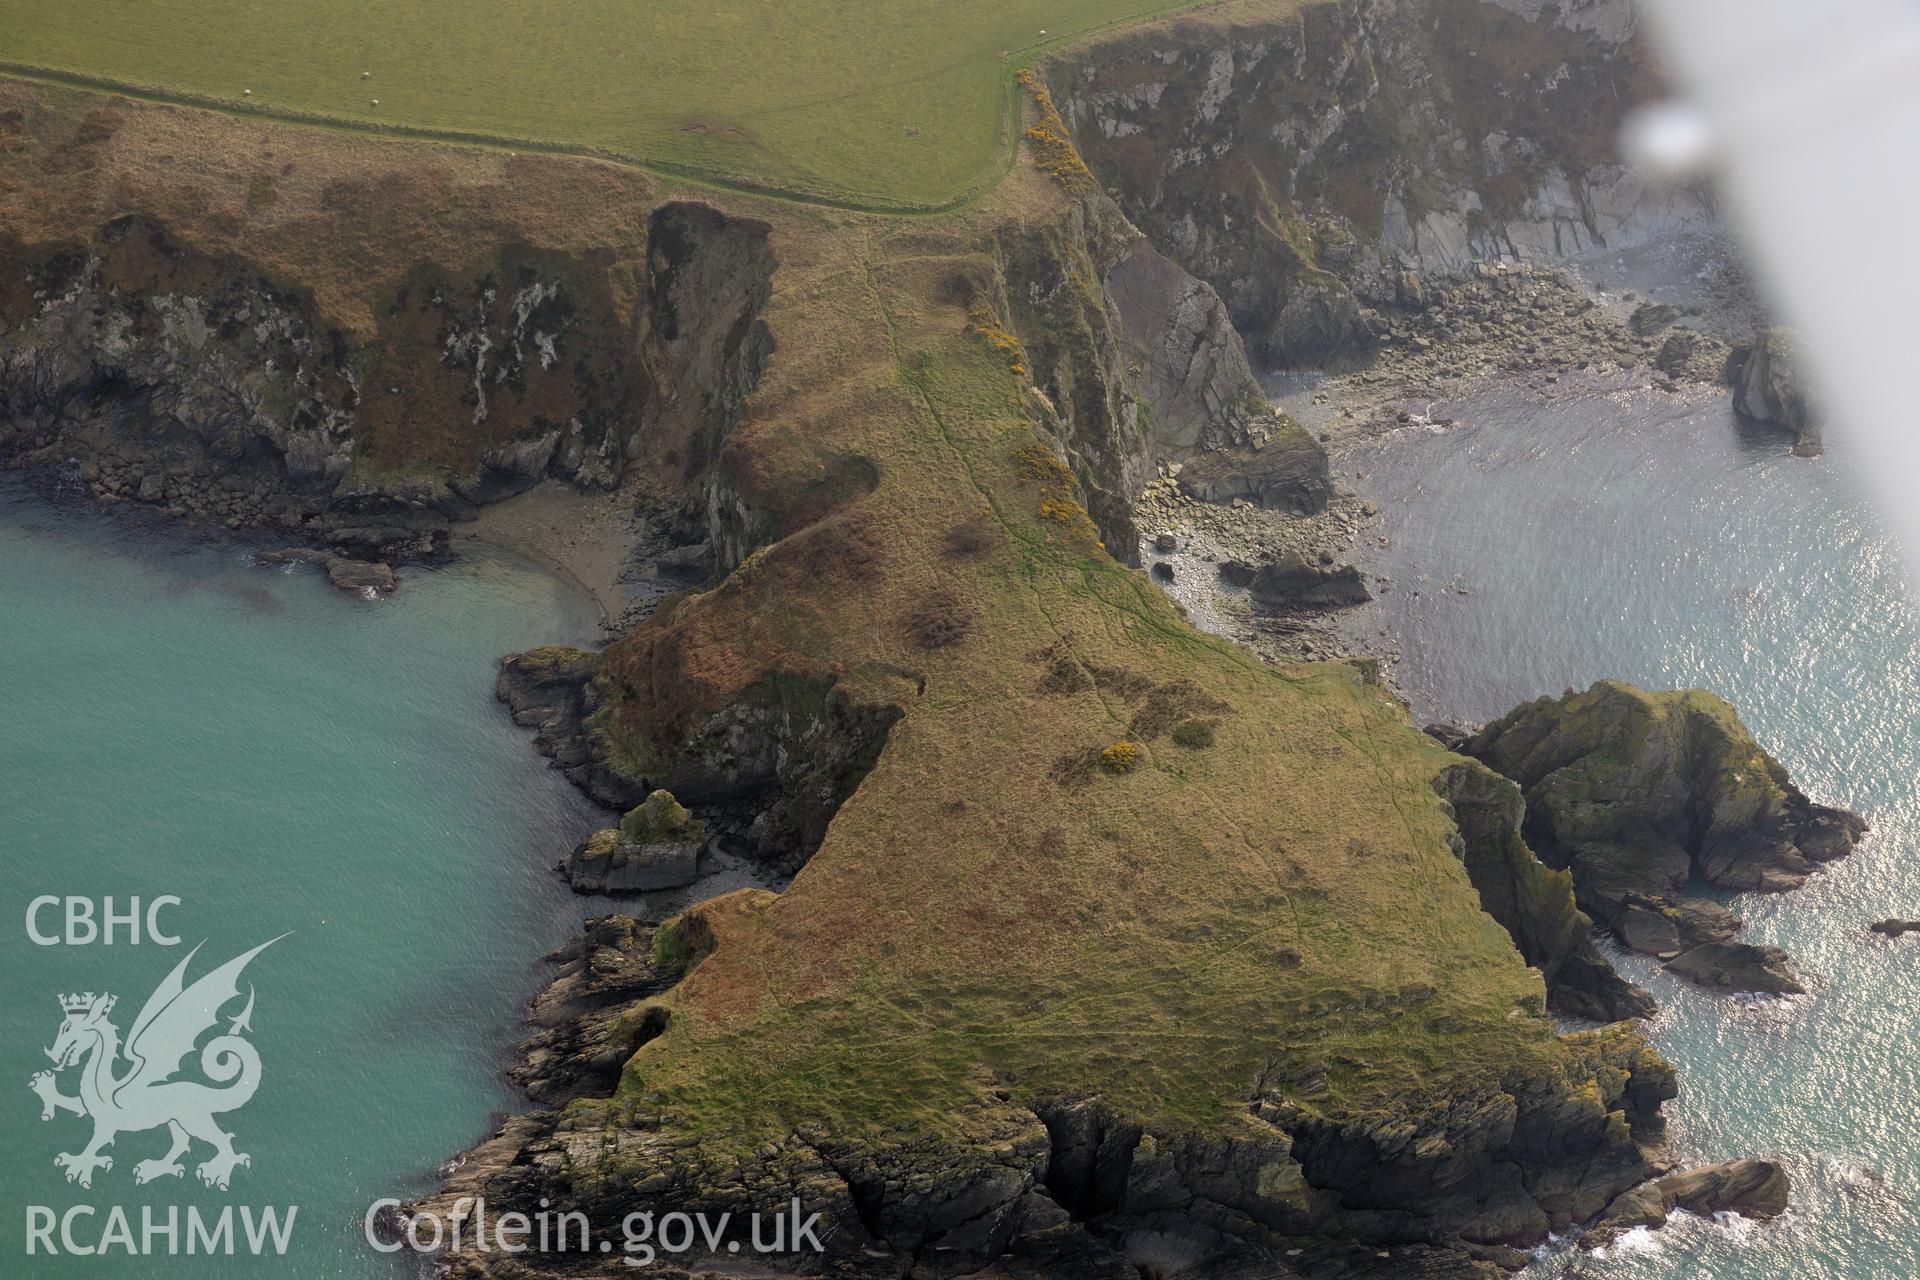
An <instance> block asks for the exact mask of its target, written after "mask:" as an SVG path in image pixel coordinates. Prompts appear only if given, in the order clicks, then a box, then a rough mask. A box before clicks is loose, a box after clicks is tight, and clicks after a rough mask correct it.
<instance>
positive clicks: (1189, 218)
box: [1049, 0, 1710, 367]
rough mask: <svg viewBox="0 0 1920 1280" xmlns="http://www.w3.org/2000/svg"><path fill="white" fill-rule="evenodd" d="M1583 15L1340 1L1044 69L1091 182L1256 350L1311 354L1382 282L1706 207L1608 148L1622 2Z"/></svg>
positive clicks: (1272, 356)
mask: <svg viewBox="0 0 1920 1280" xmlns="http://www.w3.org/2000/svg"><path fill="white" fill-rule="evenodd" d="M1605 7H1607V8H1609V9H1610V10H1611V11H1616V12H1613V13H1612V14H1611V16H1609V17H1608V18H1607V19H1606V20H1598V19H1594V18H1593V17H1592V14H1591V12H1590V11H1591V10H1593V9H1594V8H1596V6H1592V5H1552V6H1542V5H1522V4H1513V3H1501V4H1494V3H1480V2H1478V0H1449V2H1448V3H1447V4H1445V5H1444V6H1443V8H1442V10H1440V11H1438V12H1436V11H1435V10H1434V9H1433V7H1432V6H1431V5H1426V4H1413V3H1408V2H1407V0H1343V2H1341V3H1325V4H1317V5H1312V6H1308V7H1306V8H1305V9H1303V10H1302V11H1301V12H1299V13H1298V14H1297V15H1295V16H1293V17H1291V18H1290V19H1289V20H1287V21H1280V22H1276V21H1271V20H1267V21H1262V20H1258V19H1253V18H1248V19H1243V20H1241V21H1240V22H1239V23H1236V22H1235V21H1234V20H1233V19H1232V18H1231V17H1230V16H1229V17H1227V18H1225V19H1224V20H1221V21H1217V22H1216V21H1209V22H1207V23H1204V24H1202V23H1194V24H1190V25H1185V26H1181V25H1171V26H1168V27H1164V28H1160V29H1156V30H1152V31H1149V32H1146V33H1142V34H1140V35H1138V36H1134V37H1131V38H1123V39H1118V40H1114V41H1109V42H1103V43H1100V44H1097V45H1095V46H1093V47H1092V48H1090V49H1088V50H1086V51H1084V52H1080V53H1075V54H1070V55H1066V56H1063V57H1062V58H1061V59H1059V60H1057V61H1056V62H1055V63H1054V64H1053V65H1052V66H1051V68H1050V74H1049V79H1050V81H1051V84H1052V88H1053V96H1054V99H1055V100H1056V101H1057V102H1058V103H1059V104H1060V109H1061V111H1062V113H1063V114H1064V116H1065V117H1066V119H1067V121H1068V123H1069V124H1070V126H1071V127H1072V129H1073V132H1074V137H1075V141H1076V143H1077V145H1078V146H1079V148H1080V151H1081V153H1082V154H1083V155H1084V156H1085V158H1086V162H1087V164H1088V165H1089V166H1090V167H1091V168H1092V170H1093V172H1094V174H1095V175H1096V176H1097V177H1098V178H1099V180H1100V181H1101V183H1102V184H1103V185H1105V186H1106V187H1108V188H1109V189H1111V190H1113V191H1114V192H1115V193H1116V198H1117V199H1118V201H1119V203H1120V206H1121V208H1122V209H1123V210H1124V211H1125V212H1126V214H1127V216H1128V217H1129V218H1131V219H1132V220H1133V221H1134V222H1135V223H1136V224H1137V225H1139V226H1140V227H1141V228H1142V229H1143V230H1145V231H1146V232H1147V233H1148V234H1149V235H1150V236H1152V237H1153V239H1154V242H1155V243H1156V244H1157V245H1159V246H1160V247H1161V248H1162V249H1163V250H1164V251H1166V252H1167V253H1168V254H1170V255H1171V256H1172V257H1174V258H1175V259H1176V260H1177V261H1178V262H1180V263H1181V265H1183V266H1184V267H1186V268H1187V270H1189V271H1191V272H1192V273H1193V274H1194V275H1196V276H1199V277H1200V278H1201V279H1204V280H1207V281H1209V282H1211V283H1212V284H1213V285H1214V286H1215V287H1216V288H1217V289H1218V290H1219V292H1220V294H1221V296H1222V297H1223V298H1224V299H1225V300H1226V303H1227V306H1228V309H1229V311H1230V313H1231V315H1232V317H1233V321H1234V323H1235V324H1236V325H1237V326H1238V327H1239V328H1240V330H1241V331H1242V332H1243V333H1245V334H1246V335H1247V338H1248V341H1249V345H1250V347H1251V348H1252V350H1253V354H1254V356H1255V358H1256V359H1258V360H1260V361H1261V362H1263V363H1266V364H1269V365H1275V366H1287V367H1291V366H1299V365H1312V364H1318V363H1322V362H1324V361H1326V360H1329V359H1331V358H1335V357H1338V356H1339V355H1341V354H1343V353H1347V352H1352V351H1358V350H1364V349H1365V348H1366V347H1367V345H1368V344H1369V343H1370V342H1371V341H1372V340H1373V339H1375V338H1376V337H1378V336H1379V334H1380V332H1381V328H1382V325H1381V321H1380V319H1379V317H1378V316H1377V315H1376V314H1374V312H1375V309H1376V308H1379V307H1382V306H1385V305H1389V304H1395V303H1398V302H1401V301H1403V300H1404V299H1403V297H1402V291H1401V287H1400V285H1399V279H1400V276H1401V273H1403V272H1406V271H1413V272H1416V273H1419V274H1438V275H1456V274H1459V273H1461V272H1464V271H1466V270H1468V269H1470V268H1471V267H1472V266H1473V265H1474V264H1475V263H1476V262H1481V261H1486V260H1491V259H1500V258H1550V257H1563V256H1567V255H1571V254H1576V253H1580V252H1584V251H1587V250H1589V249H1592V248H1595V247H1599V246H1603V245H1614V246H1617V245H1620V244H1623V243H1628V242H1630V241H1632V240H1634V239H1636V238H1639V237H1644V236H1645V235H1647V234H1648V233H1649V232H1651V231H1653V230H1656V229H1661V228H1665V227H1670V226H1673V225H1677V224H1679V223H1682V222H1685V221H1689V220H1693V219H1700V218H1704V217H1706V216H1708V215H1709V213H1710V202H1709V200H1708V198H1707V197H1705V196H1704V195H1702V194H1700V193H1696V192H1693V191H1678V192H1675V191H1662V190H1659V189H1656V188H1654V187H1651V186H1649V185H1648V184H1646V183H1645V182H1643V181H1642V180H1641V179H1640V178H1639V177H1637V176H1636V175H1634V174H1632V173H1631V172H1629V171H1627V170H1626V169H1625V168H1624V167H1623V166H1622V165H1621V164H1620V163H1619V162H1618V160H1617V159H1616V157H1615V155H1614V152H1613V139H1614V136H1615V133H1616V131H1617V126H1618V123H1619V120H1620V116H1621V114H1622V113H1623V112H1624V111H1625V110H1626V109H1627V108H1628V107H1629V106H1631V105H1632V104H1633V103H1635V102H1638V101H1643V100H1646V99H1647V98H1649V97H1650V96H1652V95H1653V94H1654V93H1655V92H1656V87H1657V86H1656V83H1655V81H1654V78H1653V75H1652V72H1651V71H1650V70H1649V67H1650V65H1651V60H1650V59H1649V58H1648V57H1647V56H1646V55H1645V52H1644V50H1643V49H1641V48H1640V46H1639V44H1638V37H1637V34H1636V32H1635V29H1634V28H1635V24H1634V22H1633V20H1632V17H1631V14H1630V12H1629V11H1628V10H1626V9H1625V7H1624V6H1621V5H1618V4H1612V5H1609V6H1605ZM1496 50H1497V51H1498V55H1497V57H1498V62H1499V69H1498V74H1494V73H1492V71H1491V70H1490V65H1489V60H1490V59H1491V58H1493V57H1494V56H1495V55H1494V51H1496Z"/></svg>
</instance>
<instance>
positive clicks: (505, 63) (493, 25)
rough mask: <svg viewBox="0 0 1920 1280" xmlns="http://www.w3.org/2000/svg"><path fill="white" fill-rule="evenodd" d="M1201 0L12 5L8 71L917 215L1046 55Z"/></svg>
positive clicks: (994, 130)
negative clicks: (631, 165)
mask: <svg viewBox="0 0 1920 1280" xmlns="http://www.w3.org/2000/svg"><path fill="white" fill-rule="evenodd" d="M1190 3H1192V0H1044V2H1042V3H1031V2H1023V0H980V2H979V3H972V4H966V5H958V6H955V5H946V4H937V3H932V2H931V0H912V2H911V3H889V4H885V5H848V4H844V3H837V2H836V0H789V2H788V3H767V2H766V0H725V2H724V3H720V4H714V3H703V2H700V0H648V3H645V4H635V3H632V2H631V0H579V2H575V3H567V4H551V3H542V2H541V0H509V2H507V3H490V4H485V5H471V4H462V3H458V2H457V0H431V2H428V3H410V4H387V3H376V2H373V0H351V2H348V0H343V2H341V3H331V4H310V3H303V2H301V0H247V2H246V3H242V4H232V5H206V4H202V3H197V2H196V0H108V2H107V3H103V4H96V5H89V6H86V7H84V8H79V7H75V6H72V5H61V4H44V3H39V2H37V0H0V61H4V63H6V64H7V65H10V66H12V67H15V68H39V69H45V70H48V71H52V72H57V73H65V74H70V75H77V76H81V77H85V78H89V79H94V80H96V81H107V82H112V83H114V84H117V85H124V86H128V87H132V88H137V89H146V90H149V91H154V92H159V93H166V94H174V95H182V96H186V97H189V98H192V99H196V100H205V101H208V102H210V103H216V104H219V105H223V106H226V107H229V108H244V109H247V110H251V111H262V112H267V113H282V114H288V115H293V116H302V117H314V118H321V119H325V120H328V121H334V122H338V123H343V124H354V125H361V126H370V127H376V128H395V127H398V128H405V129H414V130H424V131H430V132H440V133H446V134H457V135H464V136H468V137H478V138H492V139H496V140H500V141H502V142H505V143H507V144H512V143H515V142H519V143H525V144H549V145H554V146H560V147H565V148H573V149H582V150H592V151H596V152H599V153H602V154H606V155H612V156H618V157H622V158H626V159H630V160H634V161H637V162H640V163H644V164H647V165H651V166H656V167H660V168H667V169H674V170H679V171H682V172H685V173H688V174H692V175H694V176H698V177H704V178H709V179H714V180H719V181H726V182H737V183H744V184H750V185H755V186H765V187H770V188H775V189H781V190H790V191H794V192H798V193H805V194H809V195H814V196H822V197H826V198H831V199H837V200H844V201H851V202H854V203H860V204H867V205H874V206H887V207H912V206H922V205H936V204H941V203H945V202H948V201H952V200H954V199H956V198H959V197H960V196H962V195H964V194H967V193H969V192H972V191H975V190H977V189H978V188H979V187H980V186H981V184H982V183H983V182H984V181H985V180H987V178H988V176H989V171H990V170H997V168H998V167H999V166H998V163H997V162H998V160H999V158H1000V157H1001V156H1002V155H1004V154H1005V150H1006V144H1007V140H1008V139H1007V133H1008V130H1007V129H1006V124H1007V116H1008V100H1009V87H1010V71H1011V69H1012V68H1014V67H1016V66H1018V65H1019V64H1020V63H1021V62H1022V61H1023V60H1024V59H1025V58H1027V57H1028V56H1030V55H1031V54H1032V53H1033V52H1034V51H1036V50H1038V49H1041V48H1044V47H1047V46H1050V45H1053V44H1057V43H1060V42H1061V41H1064V40H1071V39H1074V38H1077V37H1080V36H1084V35H1085V34H1086V33H1088V32H1090V31H1093V30H1097V29H1099V28H1102V27H1106V26H1110V25H1113V24H1115V23H1123V22H1127V21H1131V20H1134V19H1138V18H1141V17H1144V16H1148V15H1151V14H1154V13H1161V12H1166V11H1168V10H1172V9H1177V8H1181V7H1184V5H1185V4H1190Z"/></svg>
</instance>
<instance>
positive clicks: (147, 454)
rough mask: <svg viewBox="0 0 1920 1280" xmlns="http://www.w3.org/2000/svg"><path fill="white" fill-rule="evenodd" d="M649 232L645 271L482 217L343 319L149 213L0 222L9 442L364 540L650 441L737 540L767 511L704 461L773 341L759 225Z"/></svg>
mask: <svg viewBox="0 0 1920 1280" xmlns="http://www.w3.org/2000/svg"><path fill="white" fill-rule="evenodd" d="M641 252H642V255H643V261H644V266H643V267H642V269H641V270H640V271H639V272H637V273H635V272H631V271H630V270H629V269H628V267H627V266H626V264H624V263H622V262H621V261H620V260H619V259H620V255H619V254H618V253H615V252H611V251H603V252H600V253H591V252H558V251H554V250H546V249H535V248H533V247H531V246H528V245H526V244H522V243H516V242H514V241H513V240H510V239H509V240H505V241H501V242H497V243H495V244H492V245H489V246H487V247H486V248H485V249H483V250H482V251H480V252H479V253H478V254H477V257H476V260H470V261H467V262H465V263H462V264H460V265H459V266H451V265H446V264H435V263H422V264H421V265H419V266H417V267H416V268H414V269H413V270H412V271H411V272H409V273H407V274H406V275H405V276H404V277H403V278H401V279H400V280H399V281H398V283H396V284H395V285H394V286H393V287H391V288H390V289H388V290H386V291H384V292H383V293H382V294H381V295H380V296H379V297H378V298H377V299H374V300H372V316H373V319H372V329H371V331H355V330H354V329H353V328H351V327H350V326H348V325H346V324H344V323H342V321H341V320H340V318H338V317H336V316H331V315H329V314H327V313H326V311H325V310H324V309H323V308H322V307H321V306H320V305H319V304H318V303H317V302H316V300H315V298H314V297H313V296H312V295H311V294H310V293H308V292H307V291H305V290H303V289H302V288H301V287H300V286H299V285H298V284H297V283H294V282H291V281H290V279H289V278H282V277H281V276H280V275H278V274H276V273H275V272H273V271H269V270H265V269H262V268H260V267H257V266H255V265H253V264H252V263H251V262H250V261H249V260H248V259H246V258H245V257H243V256H240V255H237V254H231V253H223V252H215V251H210V250H208V249H207V248H205V247H204V246H203V245H201V244H200V242H199V238H198V237H197V236H189V235H185V234H183V233H182V231H181V229H180V228H178V227H175V226H170V225H169V224H168V222H167V220H166V219H165V218H164V217H161V216H156V215H149V214H145V213H129V214H121V215H118V216H114V217H111V218H108V219H106V220H103V221H101V222H99V223H97V224H95V225H94V226H92V227H91V228H90V229H89V230H88V231H87V232H86V233H85V234H83V235H69V236H68V237H67V238H64V239H59V240H53V241H48V242H35V243H28V242H24V241H22V240H20V239H17V238H12V237H0V459H4V460H6V461H8V462H11V463H14V464H16V465H34V466H39V467H42V468H52V469H55V470H57V471H61V472H63V473H64V474H65V475H66V476H67V477H68V478H70V479H72V480H75V481H78V482H80V483H82V484H86V485H89V486H90V487H91V488H92V491H93V492H94V493H95V494H96V495H97V496H99V497H101V498H102V500H105V501H120V500H133V501H141V502H148V503H153V504H156V505H159V506H163V507H166V508H168V509H169V510H171V511H173V512H175V513H176V514H181V515H193V516H197V517H201V518H212V519H217V520H221V521H224V522H225V523H226V524H227V525H229V526H230V527H233V528H247V527H253V526H264V527H268V528H275V529H279V530H282V531H284V532H286V533H288V534H291V535H294V536H298V537H300V538H303V539H306V540H311V541H315V542H321V543H326V544H337V545H346V546H349V547H351V548H353V549H355V550H356V551H359V552H363V553H365V554H369V555H375V556H394V555H402V556H405V555H419V554H430V553H432V552H434V551H436V550H438V549H439V548H440V547H442V546H444V530H445V527H446V524H447V522H448V521H449V520H450V519H459V518H463V517H465V516H469V515H471V514H472V513H473V511H474V509H475V508H476V507H477V506H478V505H480V504H483V503H487V502H491V501H494V500H497V499H499V498H501V497H505V496H508V495H510V494H513V493H516V492H519V491H521V490H523V489H526V488H528V487H530V486H531V485H533V484H535V483H536V482H538V481H540V480H541V479H544V478H546V477H549V476H551V477H554V478H556V479H559V480H562V481H565V482H568V483H571V484H574V485H577V486H579V487H581V488H600V489H606V488H614V487H616V486H617V485H619V484H620V482H621V480H622V478H623V476H624V475H625V474H626V472H627V470H628V468H629V467H630V466H634V465H644V466H646V467H648V468H649V469H650V470H656V471H659V472H664V473H665V474H666V475H667V476H668V477H673V478H678V477H683V476H684V477H687V478H689V480H690V484H689V488H690V489H692V490H694V491H696V493H697V494H698V497H697V499H696V505H697V506H702V507H704V508H705V509H706V511H707V512H708V513H709V516H710V523H711V524H712V526H713V528H714V530H715V535H716V546H717V547H719V548H720V550H721V553H722V554H723V556H725V557H728V558H730V559H731V560H737V559H738V558H739V556H740V555H742V554H744V552H745V550H746V549H747V548H748V547H750V546H751V545H753V544H754V543H755V542H756V540H759V541H764V540H765V539H766V538H767V537H768V536H770V535H769V532H768V529H767V526H768V525H769V523H770V522H771V521H770V517H768V515H767V514H766V513H765V512H762V511H758V510H755V509H753V508H752V507H751V506H750V505H748V504H745V503H743V502H742V500H741V498H740V495H739V494H738V493H737V492H734V491H733V490H731V489H730V488H729V486H728V485H727V483H726V481H725V478H724V476H722V474H721V472H720V469H719V468H718V467H717V466H716V463H717V461H718V457H719V454H720V452H721V450H722V449H723V447H724V439H725V434H726V429H727V425H728V424H729V423H730V422H731V421H732V420H733V419H734V418H736V417H737V415H738V414H739V412H740V407H741V405H742V403H743V402H744V399H745V396H746V394H747V393H748V392H749V391H750V390H751V388H752V386H753V383H754V380H755V379H756V378H757V376H758V374H759V370H760V368H761V367H762V366H763V364H764V362H765V359H766V356H767V354H768V350H769V346H770V344H769V340H768V338H767V333H766V328H765V326H764V325H762V324H759V323H758V321H757V317H758V313H759V310H760V309H761V308H762V307H763V306H764V305H765V302H766V299H767V295H768V290H769V288H770V285H769V280H770V277H771V272H772V269H773V260H772V255H771V252H770V251H769V249H768V247H767V227H766V226H765V225H764V224H759V223H753V222H749V221H744V220H730V219H728V218H726V217H724V216H722V215H721V214H719V213H717V212H716V211H714V210H712V209H709V208H705V207H704V206H699V205H693V204H667V205H663V206H662V207H661V208H659V209H657V210H656V211H655V212H654V213H653V215H652V217H651V219H650V222H649V224H648V236H647V242H646V244H645V245H643V246H641ZM636 276H637V288H636V287H635V286H636ZM634 293H637V295H638V296H637V297H635V296H633V294H634Z"/></svg>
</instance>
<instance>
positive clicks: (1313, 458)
mask: <svg viewBox="0 0 1920 1280" xmlns="http://www.w3.org/2000/svg"><path fill="white" fill-rule="evenodd" d="M1283 421H1285V422H1286V424H1287V425H1288V426H1289V427H1290V428H1291V429H1290V430H1286V431H1281V432H1276V433H1275V434H1273V435H1272V436H1271V437H1269V438H1267V439H1266V440H1264V441H1262V442H1261V443H1259V444H1249V445H1241V446H1238V447H1235V448H1230V449H1222V450H1219V451H1217V452H1214V453H1207V454H1202V455H1201V456H1199V457H1197V458H1195V459H1193V460H1192V461H1191V462H1188V463H1187V464H1186V465H1184V466H1182V467H1181V469H1180V475H1179V485H1180V491H1181V492H1182V493H1184V494H1186V495H1187V496H1188V497H1190V498H1193V499H1195V500H1197V501H1200V502H1223V503H1224V502H1234V501H1246V502H1251V503H1253V504H1254V505H1255V506H1260V507H1267V508H1271V509H1274V510H1279V511H1285V512H1288V513H1289V514H1292V515H1306V514H1309V513H1311V512H1315V511H1320V510H1323V509H1325V507H1326V505H1327V502H1328V500H1329V499H1331V498H1332V496H1333V479H1332V477H1331V476H1330V475H1329V474H1328V472H1327V458H1326V452H1325V451H1324V450H1323V449H1321V448H1320V445H1319V444H1318V442H1316V441H1315V440H1314V439H1313V438H1312V437H1311V436H1309V435H1308V434H1307V433H1306V431H1305V430H1304V429H1303V428H1301V427H1299V426H1297V425H1295V424H1293V422H1292V420H1291V419H1284V420H1283Z"/></svg>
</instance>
